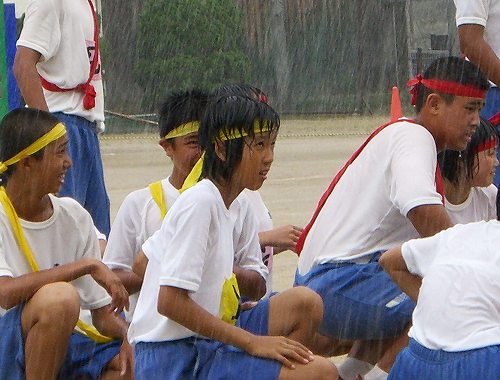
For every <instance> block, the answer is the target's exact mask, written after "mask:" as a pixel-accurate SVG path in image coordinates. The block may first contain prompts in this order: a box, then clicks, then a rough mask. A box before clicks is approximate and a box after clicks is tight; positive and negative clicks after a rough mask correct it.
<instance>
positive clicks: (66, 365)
mask: <svg viewBox="0 0 500 380" xmlns="http://www.w3.org/2000/svg"><path fill="white" fill-rule="evenodd" d="M22 310H23V305H18V306H16V307H14V308H13V309H11V310H9V311H8V312H7V313H6V314H5V315H4V316H3V317H0V331H1V335H0V379H9V380H18V379H19V380H22V379H24V378H25V374H24V367H25V365H24V341H23V335H22V327H21V313H22ZM120 346H121V343H120V342H119V341H113V342H110V343H104V344H97V343H95V342H94V341H92V340H91V339H89V338H87V337H86V336H83V335H81V334H79V333H76V332H75V333H73V334H72V335H71V339H70V342H69V345H68V350H67V352H66V357H65V358H64V362H63V365H62V367H61V370H60V371H59V375H58V379H60V380H65V379H73V378H80V377H83V378H85V379H98V378H99V376H100V375H101V372H102V371H103V369H104V367H105V366H106V365H107V364H108V363H109V362H110V361H111V359H113V358H114V357H115V356H116V355H118V353H119V352H120ZM41 349H44V350H46V349H53V348H50V347H42V348H41Z"/></svg>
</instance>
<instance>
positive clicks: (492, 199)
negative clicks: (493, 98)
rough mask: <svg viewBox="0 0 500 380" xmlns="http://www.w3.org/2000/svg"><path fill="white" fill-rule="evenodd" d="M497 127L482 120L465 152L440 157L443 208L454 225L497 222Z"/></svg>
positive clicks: (444, 152) (441, 153) (450, 151)
mask: <svg viewBox="0 0 500 380" xmlns="http://www.w3.org/2000/svg"><path fill="white" fill-rule="evenodd" d="M497 145H498V136H497V132H496V129H495V127H494V126H493V125H492V124H491V123H490V122H489V121H488V120H486V119H481V123H480V125H479V127H478V128H477V129H476V131H475V132H474V134H473V135H472V136H471V139H470V141H469V143H468V144H467V147H466V148H465V150H463V151H460V152H457V151H453V150H445V151H443V152H440V153H439V154H438V163H439V166H440V167H441V173H442V176H443V183H444V193H445V200H444V201H445V202H444V206H445V207H446V211H447V212H448V214H449V215H450V219H451V221H452V222H453V224H459V223H460V224H464V223H471V222H479V221H481V220H486V221H487V220H491V219H496V218H497V205H496V197H497V192H498V189H497V188H496V186H495V185H493V176H494V175H495V169H496V167H497V166H498V160H497V156H496V150H497Z"/></svg>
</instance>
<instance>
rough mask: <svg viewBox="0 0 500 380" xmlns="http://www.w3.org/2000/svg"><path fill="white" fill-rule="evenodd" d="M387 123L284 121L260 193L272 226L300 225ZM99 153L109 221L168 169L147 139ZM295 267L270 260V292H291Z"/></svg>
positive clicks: (287, 258) (113, 143)
mask: <svg viewBox="0 0 500 380" xmlns="http://www.w3.org/2000/svg"><path fill="white" fill-rule="evenodd" d="M386 121H388V117H373V118H361V117H346V118H321V119H314V120H311V119H307V120H306V119H304V120H301V119H288V120H283V121H282V127H281V130H280V137H279V139H278V142H277V144H276V151H275V160H274V163H273V167H272V169H271V172H270V174H269V176H268V179H267V181H266V182H265V183H264V185H263V187H262V189H261V190H260V191H261V194H262V197H263V199H264V202H265V203H266V205H267V207H268V209H269V210H270V212H271V214H272V217H273V221H274V225H275V226H280V225H283V224H295V225H299V226H304V225H305V224H306V223H307V222H308V221H309V219H310V217H311V215H312V213H313V211H314V209H315V207H316V204H317V202H318V200H319V198H320V196H321V195H322V194H323V192H324V191H325V190H326V188H327V187H328V185H329V183H330V181H331V180H332V178H333V176H334V175H335V174H336V173H337V171H338V170H339V169H340V168H341V167H342V165H343V164H344V163H345V161H346V160H347V159H348V158H349V156H350V155H351V154H352V153H353V152H354V151H355V150H356V148H357V147H358V146H359V145H360V144H361V143H362V142H363V141H364V139H365V138H366V137H367V135H368V133H369V132H371V131H372V130H374V129H375V128H376V127H378V126H379V125H380V124H382V123H384V122H386ZM101 149H102V156H103V162H104V170H105V176H106V185H107V189H108V193H109V196H110V199H111V217H112V220H113V218H114V216H115V215H116V212H117V210H118V208H119V206H120V204H121V202H122V201H123V198H124V197H125V196H126V195H127V194H128V193H129V192H131V191H133V190H136V189H139V188H141V187H144V186H147V185H148V184H149V183H151V182H153V181H156V180H158V179H160V178H163V177H164V176H166V175H168V173H170V170H171V163H170V160H169V159H168V158H167V157H166V156H165V154H164V153H163V150H162V149H161V148H160V147H159V145H158V144H157V137H156V136H154V135H151V134H149V135H140V134H136V135H103V136H102V138H101ZM360 180H362V179H360ZM368 189H369V187H367V190H368ZM296 265H297V256H296V255H295V254H294V253H293V252H289V251H288V252H283V253H281V254H279V255H277V256H275V264H274V276H273V280H274V290H276V291H282V290H284V289H287V288H289V287H291V285H292V282H293V276H294V273H295V268H296Z"/></svg>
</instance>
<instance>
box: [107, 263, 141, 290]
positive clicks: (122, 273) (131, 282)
mask: <svg viewBox="0 0 500 380" xmlns="http://www.w3.org/2000/svg"><path fill="white" fill-rule="evenodd" d="M146 260H147V259H146ZM144 270H146V267H145V266H144ZM113 273H114V274H116V275H117V276H118V278H119V279H120V281H121V282H122V284H123V286H125V289H127V292H128V293H129V294H134V293H137V292H138V291H139V290H141V286H142V278H140V277H139V276H138V275H136V274H135V273H134V272H130V271H127V270H123V269H113ZM142 275H143V276H144V272H142Z"/></svg>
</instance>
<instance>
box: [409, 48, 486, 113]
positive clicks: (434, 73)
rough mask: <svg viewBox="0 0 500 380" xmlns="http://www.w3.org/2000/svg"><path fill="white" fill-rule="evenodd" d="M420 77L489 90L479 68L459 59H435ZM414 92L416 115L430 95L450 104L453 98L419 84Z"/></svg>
mask: <svg viewBox="0 0 500 380" xmlns="http://www.w3.org/2000/svg"><path fill="white" fill-rule="evenodd" d="M422 77H423V78H424V79H441V80H447V81H451V82H456V83H460V84H463V85H471V86H475V87H477V88H480V89H481V90H488V89H489V88H490V84H489V82H488V78H486V75H484V73H483V72H482V71H481V70H479V67H477V66H476V65H475V64H473V63H472V62H470V61H467V60H465V59H463V58H459V57H441V58H438V59H436V60H435V61H434V62H432V63H431V64H430V66H429V67H428V68H427V69H426V70H425V72H424V74H423V76H422ZM416 91H417V99H416V102H415V110H416V111H417V113H418V112H420V111H421V110H422V107H423V106H424V102H425V100H426V99H427V97H428V96H429V95H430V94H432V93H437V94H439V95H440V96H441V97H443V99H444V100H445V101H446V102H447V103H451V102H452V101H453V99H454V98H455V96H454V95H452V94H443V93H441V92H438V91H435V90H431V89H429V88H427V87H425V86H424V85H423V84H421V83H419V84H417V88H416Z"/></svg>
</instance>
